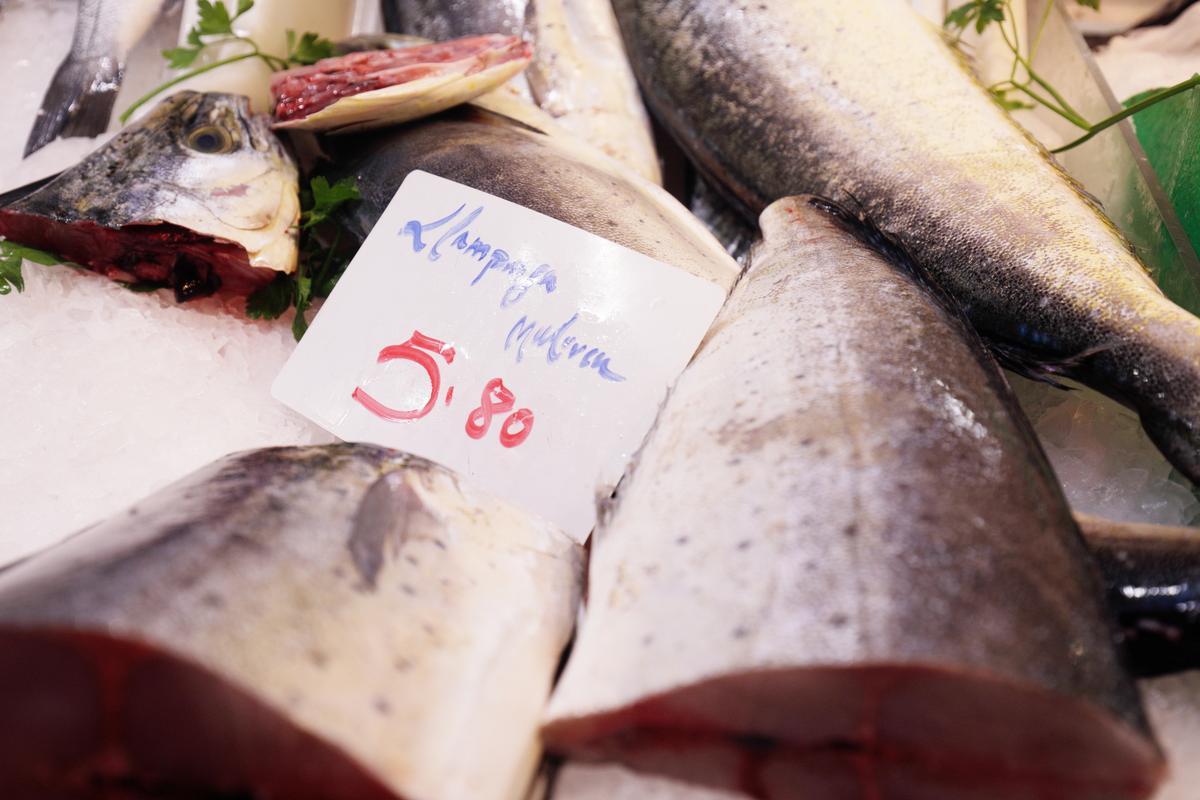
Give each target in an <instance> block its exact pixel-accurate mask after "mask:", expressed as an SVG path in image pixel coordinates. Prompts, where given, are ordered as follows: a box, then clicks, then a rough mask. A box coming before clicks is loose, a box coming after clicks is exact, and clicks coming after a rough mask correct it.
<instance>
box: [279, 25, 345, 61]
mask: <svg viewBox="0 0 1200 800" xmlns="http://www.w3.org/2000/svg"><path fill="white" fill-rule="evenodd" d="M287 46H288V55H287V60H288V61H289V62H290V63H292V64H315V63H317V62H318V61H320V60H321V59H323V58H331V57H332V56H333V54H334V50H333V42H331V41H329V40H328V39H322V38H321V37H320V36H318V35H317V34H315V33H312V32H311V31H310V32H308V33H305V34H304V35H303V36H301V37H300V38H299V39H298V40H297V39H296V32H295V31H292V30H289V31H288V32H287Z"/></svg>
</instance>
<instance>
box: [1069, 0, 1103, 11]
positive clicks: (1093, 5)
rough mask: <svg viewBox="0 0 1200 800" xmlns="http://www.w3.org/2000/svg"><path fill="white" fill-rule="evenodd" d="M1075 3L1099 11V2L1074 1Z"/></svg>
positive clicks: (1091, 0)
mask: <svg viewBox="0 0 1200 800" xmlns="http://www.w3.org/2000/svg"><path fill="white" fill-rule="evenodd" d="M1075 2H1076V3H1078V4H1079V5H1081V6H1087V7H1088V8H1094V9H1096V10H1097V11H1099V10H1100V0H1075Z"/></svg>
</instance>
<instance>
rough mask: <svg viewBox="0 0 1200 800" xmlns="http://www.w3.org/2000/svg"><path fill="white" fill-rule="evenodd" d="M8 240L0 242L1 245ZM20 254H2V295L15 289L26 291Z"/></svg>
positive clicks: (0, 271)
mask: <svg viewBox="0 0 1200 800" xmlns="http://www.w3.org/2000/svg"><path fill="white" fill-rule="evenodd" d="M3 244H7V242H4V243H0V246H2V245H3ZM21 262H22V258H21V257H20V256H12V255H9V254H8V253H3V254H0V295H4V294H8V293H9V292H11V291H12V290H13V289H16V290H17V291H18V292H23V291H25V278H24V277H23V276H22V275H21Z"/></svg>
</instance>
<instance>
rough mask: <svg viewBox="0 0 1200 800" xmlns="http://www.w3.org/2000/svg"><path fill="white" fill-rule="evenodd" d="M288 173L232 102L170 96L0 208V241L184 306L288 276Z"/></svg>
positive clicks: (291, 259) (266, 134)
mask: <svg viewBox="0 0 1200 800" xmlns="http://www.w3.org/2000/svg"><path fill="white" fill-rule="evenodd" d="M299 217H300V198H299V184H298V178H297V171H296V165H295V163H294V162H293V160H292V157H291V156H290V155H289V154H288V152H287V151H286V150H285V149H284V147H283V144H282V142H280V140H279V138H278V137H277V136H276V135H275V134H274V133H273V132H272V131H271V128H270V123H269V121H268V119H267V118H266V117H265V116H262V115H255V114H251V113H250V106H249V101H248V100H247V99H246V98H245V97H242V96H240V95H229V94H220V93H203V94H201V93H197V92H178V93H176V94H173V95H171V96H170V97H168V98H166V99H164V100H162V101H161V102H160V103H159V104H158V105H157V106H155V107H154V109H153V110H152V111H151V112H150V113H149V114H147V115H146V116H145V117H143V118H142V119H140V120H138V121H137V122H135V123H133V124H131V125H130V126H129V127H127V128H125V129H123V130H122V131H121V132H120V133H118V134H117V135H116V136H115V137H113V138H112V139H111V140H110V141H108V142H107V143H106V144H104V145H103V146H101V147H100V148H99V149H98V150H96V151H95V152H93V153H91V154H90V155H88V156H87V157H86V158H84V159H83V161H81V162H80V163H79V164H77V165H76V166H74V167H72V168H71V169H68V170H66V171H65V172H63V173H61V174H60V175H58V176H57V177H56V178H54V179H53V180H51V181H49V182H48V183H46V184H45V185H44V186H41V187H40V188H38V189H37V190H36V191H34V192H32V193H29V194H25V195H24V196H22V197H20V198H19V199H17V200H15V201H14V202H11V203H9V204H8V205H5V206H4V207H2V208H0V235H3V236H5V237H6V238H8V239H11V240H13V241H14V242H17V243H19V244H24V245H28V246H31V247H36V248H39V249H41V250H46V251H48V252H50V253H53V254H55V255H57V256H60V257H62V258H64V259H65V260H67V261H71V262H74V263H77V264H80V265H81V266H86V267H88V268H89V269H92V270H94V271H96V272H99V273H101V274H103V275H106V276H108V277H110V278H113V279H115V280H123V281H151V282H156V283H164V284H170V285H172V286H173V287H174V288H175V293H176V298H177V299H178V300H180V301H183V300H187V299H190V298H192V297H198V296H201V295H205V294H211V293H212V292H214V291H216V290H217V289H218V288H222V289H225V290H226V291H228V292H232V293H236V294H248V293H250V292H251V291H253V290H254V289H255V288H257V287H258V286H261V285H263V284H265V283H270V282H271V280H273V279H274V277H275V275H276V274H277V273H278V272H292V271H294V270H295V269H296V258H297V225H298V222H299Z"/></svg>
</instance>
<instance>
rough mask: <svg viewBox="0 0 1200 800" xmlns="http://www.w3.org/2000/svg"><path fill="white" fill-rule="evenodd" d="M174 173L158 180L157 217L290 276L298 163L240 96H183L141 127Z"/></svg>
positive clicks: (297, 205)
mask: <svg viewBox="0 0 1200 800" xmlns="http://www.w3.org/2000/svg"><path fill="white" fill-rule="evenodd" d="M143 124H144V125H145V126H146V127H147V128H148V129H150V132H151V134H152V135H153V136H154V137H155V138H159V139H161V141H162V146H163V149H164V152H163V153H161V155H152V156H151V158H152V159H154V158H159V157H161V158H163V159H164V160H166V161H169V162H171V163H172V168H171V169H169V170H164V171H163V172H162V173H161V174H160V175H155V174H154V173H152V174H151V175H149V176H148V177H149V178H150V179H151V180H155V179H160V180H161V184H160V185H159V186H158V187H157V189H156V191H157V193H158V195H159V202H160V204H161V205H160V209H159V216H160V218H161V219H162V221H163V222H169V223H172V224H175V225H179V226H181V227H184V228H187V229H189V230H193V231H196V232H198V233H204V234H208V235H210V236H214V237H217V238H221V239H225V240H228V241H231V242H236V243H238V244H241V245H242V246H243V247H245V249H246V252H247V254H248V255H249V261H250V264H251V266H255V267H266V268H270V269H274V270H277V271H280V272H291V271H293V270H294V269H295V267H296V250H297V246H296V239H297V232H298V223H299V218H300V199H299V185H298V178H297V171H296V165H295V162H294V161H293V160H292V158H291V156H290V155H289V154H288V152H287V151H286V150H285V149H284V148H283V144H282V142H280V140H279V138H278V137H277V136H276V135H275V134H274V132H272V130H271V127H270V123H269V121H268V120H267V118H266V117H265V116H262V115H255V114H252V113H251V112H250V101H249V100H248V99H247V98H246V97H244V96H241V95H229V94H217V93H203V94H202V93H198V92H180V93H178V94H176V95H173V96H171V97H169V98H167V99H166V100H164V101H163V102H162V103H160V104H159V106H158V107H157V108H156V109H155V110H154V112H153V114H151V115H150V116H149V117H147V118H146V120H145V122H144V123H143Z"/></svg>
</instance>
